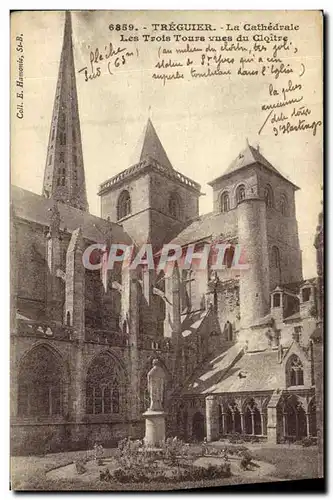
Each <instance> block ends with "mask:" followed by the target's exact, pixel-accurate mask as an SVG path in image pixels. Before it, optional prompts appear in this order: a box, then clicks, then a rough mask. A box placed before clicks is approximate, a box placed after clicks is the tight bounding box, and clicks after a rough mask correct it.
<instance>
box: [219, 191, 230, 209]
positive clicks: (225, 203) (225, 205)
mask: <svg viewBox="0 0 333 500" xmlns="http://www.w3.org/2000/svg"><path fill="white" fill-rule="evenodd" d="M229 210H230V199H229V194H228V193H222V196H221V212H229Z"/></svg>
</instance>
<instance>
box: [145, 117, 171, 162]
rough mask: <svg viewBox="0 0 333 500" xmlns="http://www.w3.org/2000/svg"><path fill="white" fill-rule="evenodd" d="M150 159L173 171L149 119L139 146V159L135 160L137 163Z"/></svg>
mask: <svg viewBox="0 0 333 500" xmlns="http://www.w3.org/2000/svg"><path fill="white" fill-rule="evenodd" d="M151 158H152V159H153V160H156V161H157V163H159V164H160V165H162V166H163V167H167V168H170V169H173V167H172V165H171V163H170V160H169V158H168V156H167V154H166V152H165V149H164V147H163V146H162V143H161V141H160V139H159V137H158V135H157V132H156V130H155V128H154V125H153V124H152V121H151V119H150V118H148V122H147V125H146V127H145V130H144V136H143V141H142V146H141V145H140V157H139V158H138V159H137V162H140V161H143V160H146V159H151Z"/></svg>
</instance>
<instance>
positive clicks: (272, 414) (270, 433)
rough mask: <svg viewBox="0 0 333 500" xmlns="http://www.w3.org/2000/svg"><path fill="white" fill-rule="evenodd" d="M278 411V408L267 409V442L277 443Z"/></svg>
mask: <svg viewBox="0 0 333 500" xmlns="http://www.w3.org/2000/svg"><path fill="white" fill-rule="evenodd" d="M277 437H278V436H277V411H276V407H268V408H267V441H268V442H269V443H274V444H275V443H277Z"/></svg>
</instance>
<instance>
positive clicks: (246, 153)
mask: <svg viewBox="0 0 333 500" xmlns="http://www.w3.org/2000/svg"><path fill="white" fill-rule="evenodd" d="M255 163H259V164H260V165H263V166H264V167H266V168H267V169H268V170H270V171H271V172H273V173H275V174H276V175H278V176H279V177H282V178H283V179H285V180H286V181H288V182H290V184H292V185H293V186H294V188H295V189H299V188H298V187H297V186H296V185H295V184H294V183H293V182H291V181H290V180H289V179H287V178H286V177H285V176H284V175H282V174H281V172H279V171H278V170H277V169H276V168H275V167H273V165H272V164H271V163H270V162H269V161H268V160H267V159H266V158H265V157H264V156H263V155H262V154H261V153H260V151H259V150H258V149H256V148H254V147H253V146H250V144H247V145H246V147H245V149H243V150H242V151H241V152H240V153H239V155H238V156H237V158H235V159H234V160H233V161H232V162H231V164H230V165H229V167H228V168H227V169H226V171H225V172H224V173H223V174H222V175H221V176H219V177H217V178H216V179H214V180H213V181H211V182H209V183H208V184H209V185H210V186H212V185H214V184H215V183H216V182H217V181H218V180H220V179H221V178H222V177H225V176H228V175H230V174H232V173H234V172H236V171H237V170H240V169H242V168H245V167H248V166H250V165H254V164H255Z"/></svg>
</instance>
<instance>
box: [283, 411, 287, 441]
mask: <svg viewBox="0 0 333 500" xmlns="http://www.w3.org/2000/svg"><path fill="white" fill-rule="evenodd" d="M282 422H283V437H286V436H287V414H286V413H283V415H282Z"/></svg>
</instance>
